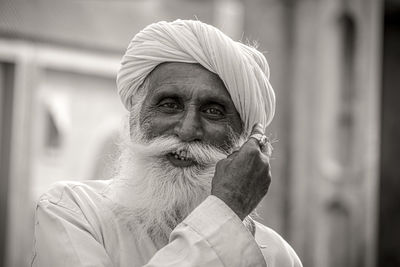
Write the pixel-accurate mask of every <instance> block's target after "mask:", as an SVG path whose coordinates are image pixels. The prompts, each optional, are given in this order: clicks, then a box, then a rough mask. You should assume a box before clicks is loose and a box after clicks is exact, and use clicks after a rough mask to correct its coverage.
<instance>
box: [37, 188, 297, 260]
mask: <svg viewBox="0 0 400 267" xmlns="http://www.w3.org/2000/svg"><path fill="white" fill-rule="evenodd" d="M109 183H110V181H87V182H82V183H77V182H67V183H58V184H57V185H56V186H55V187H54V188H53V189H51V190H50V191H49V192H47V193H46V194H44V195H43V196H42V197H41V198H40V200H39V201H38V205H37V209H36V220H35V222H36V224H35V243H34V256H33V260H32V265H33V266H43V267H46V266H49V267H62V266H68V267H75V266H76V267H78V266H97V267H103V266H104V267H105V266H107V267H110V266H114V267H117V266H120V267H128V266H129V267H133V266H163V267H164V266H178V267H179V266H232V267H233V266H268V267H274V266H276V267H298V266H302V265H301V262H300V260H299V258H298V257H297V255H296V253H295V252H294V250H293V249H292V248H291V247H290V245H289V244H288V243H287V242H286V241H285V240H283V238H282V237H280V236H279V235H278V234H277V233H276V232H274V231H273V230H272V229H270V228H268V227H265V226H263V225H262V224H260V223H258V222H255V236H254V237H253V236H252V234H251V233H250V231H249V230H248V229H247V228H246V227H245V226H244V224H243V223H242V221H241V220H240V219H239V217H238V216H237V215H236V214H235V213H234V212H233V211H232V210H231V209H230V208H229V207H228V206H227V205H226V204H225V203H224V202H223V201H222V200H220V199H219V198H217V197H215V196H209V197H208V198H207V199H206V200H205V201H203V202H202V203H201V204H200V205H199V206H198V207H197V208H196V209H195V210H193V211H192V212H191V213H190V214H189V216H187V217H186V218H185V220H184V221H183V222H182V223H180V224H179V225H178V226H177V227H176V228H175V229H174V230H173V231H172V233H171V235H170V238H169V243H168V244H167V245H166V246H164V247H163V248H161V249H159V250H158V249H157V248H156V246H155V244H154V243H153V241H152V240H151V239H150V238H149V237H146V236H145V237H144V238H143V239H141V240H139V239H138V237H137V236H135V234H134V233H133V232H132V231H131V230H130V229H129V227H127V225H126V223H124V222H122V221H121V220H120V219H119V217H118V216H116V215H115V214H114V213H113V208H112V207H113V203H111V200H109V199H108V198H107V197H105V195H104V194H103V192H104V190H105V189H106V188H107V185H109Z"/></svg>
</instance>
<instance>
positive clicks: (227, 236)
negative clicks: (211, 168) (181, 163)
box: [146, 196, 267, 267]
mask: <svg viewBox="0 0 400 267" xmlns="http://www.w3.org/2000/svg"><path fill="white" fill-rule="evenodd" d="M146 266H149V267H150V266H151V267H156V266H260V267H262V266H267V265H266V263H265V260H264V257H263V254H262V253H261V251H260V248H259V247H258V245H257V243H256V241H255V239H254V237H253V236H252V235H251V233H250V231H249V230H247V228H246V227H245V226H244V224H243V222H242V221H241V220H240V219H239V217H238V216H237V215H236V214H235V213H234V212H233V211H232V210H231V209H230V208H229V207H228V206H227V205H226V204H225V203H224V202H223V201H222V200H220V199H219V198H217V197H215V196H209V197H208V198H207V199H206V200H205V201H203V202H202V203H201V204H200V205H199V206H198V207H197V208H196V209H195V210H194V211H193V212H192V213H190V214H189V216H188V217H187V218H186V219H185V220H184V221H183V222H182V223H181V224H179V225H178V226H177V227H176V228H175V229H174V230H173V231H172V233H171V236H170V242H169V244H168V245H167V246H165V247H164V248H162V249H161V250H159V251H158V252H157V253H156V254H155V255H154V257H153V258H152V259H151V260H150V262H149V263H148V264H147V265H146Z"/></svg>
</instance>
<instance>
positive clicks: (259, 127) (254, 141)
mask: <svg viewBox="0 0 400 267" xmlns="http://www.w3.org/2000/svg"><path fill="white" fill-rule="evenodd" d="M254 134H261V135H264V126H263V125H262V124H261V123H256V124H254V126H253V129H252V130H251V133H250V136H252V135H254ZM247 143H250V144H251V145H252V146H257V148H259V149H260V145H259V141H258V140H257V139H256V138H253V137H250V138H249V140H247V142H246V143H245V145H246V144H247ZM245 145H243V146H245Z"/></svg>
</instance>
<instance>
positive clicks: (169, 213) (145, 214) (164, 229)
mask: <svg viewBox="0 0 400 267" xmlns="http://www.w3.org/2000/svg"><path fill="white" fill-rule="evenodd" d="M134 133H135V136H133V137H131V138H128V139H129V140H128V141H127V142H126V144H124V146H123V151H122V155H121V157H120V159H119V164H118V165H119V169H118V170H117V175H116V177H115V179H114V181H113V183H112V184H111V186H110V192H111V193H112V195H111V196H112V199H113V200H115V203H117V205H116V209H115V213H116V214H117V216H118V217H119V218H120V219H122V220H123V221H125V222H126V224H127V226H128V227H129V228H130V229H131V231H134V233H135V234H136V235H138V236H139V237H140V238H143V237H144V236H145V235H148V236H149V237H150V238H151V239H152V240H153V242H154V243H155V244H156V246H157V247H158V248H160V247H162V246H164V245H166V244H167V243H168V238H169V235H170V233H171V232H172V230H173V229H174V228H175V227H176V226H177V225H178V224H179V223H180V222H181V221H183V219H184V218H185V217H186V216H187V215H188V214H189V213H190V212H192V211H193V210H194V209H195V208H196V207H197V206H198V205H199V204H200V203H201V202H202V201H203V200H204V199H205V198H206V197H207V196H209V195H210V192H211V181H212V178H213V176H214V172H215V165H216V163H217V162H218V161H219V160H221V159H223V158H226V156H227V153H228V152H223V151H221V150H219V149H216V148H215V147H212V146H209V145H202V144H199V143H182V142H180V141H179V140H178V139H177V138H173V137H158V138H154V139H153V140H151V141H145V138H144V136H143V133H142V132H141V130H140V129H135V130H134ZM132 140H134V141H132ZM181 150H184V151H187V153H188V156H190V158H192V159H194V161H195V162H197V163H198V164H197V165H194V166H191V167H187V168H180V167H175V166H173V165H172V164H171V163H170V162H169V160H168V159H167V158H166V157H165V155H166V154H168V153H171V152H176V151H181Z"/></svg>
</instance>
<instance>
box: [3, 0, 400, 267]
mask: <svg viewBox="0 0 400 267" xmlns="http://www.w3.org/2000/svg"><path fill="white" fill-rule="evenodd" d="M399 8H400V1H398V0H388V1H380V0H338V1H331V0H302V1H296V0H203V1H200V0H170V1H162V0H148V1H145V0H135V1H104V0H96V1H82V0H77V1H50V0H35V1H29V0H13V1H12V0H0V103H1V108H0V130H1V131H0V155H1V158H0V175H1V180H0V193H1V195H0V196H1V202H0V216H1V222H0V265H1V264H3V265H4V266H16V267H19V266H22V267H23V266H29V265H30V258H31V247H32V244H33V216H34V207H35V200H36V199H37V197H38V196H39V195H40V194H41V193H42V192H44V191H45V190H47V189H48V188H49V186H50V185H51V184H52V183H54V182H56V181H60V180H85V179H109V178H111V177H112V173H113V169H112V162H113V159H114V158H115V157H117V156H118V151H117V149H116V144H117V143H118V132H119V129H120V128H121V127H123V124H124V120H125V119H126V115H127V114H126V111H125V110H124V109H123V106H122V105H121V104H120V103H119V99H118V96H117V93H116V85H115V76H116V72H117V70H118V66H119V60H120V58H121V56H122V54H123V53H124V50H125V48H126V47H127V45H128V43H129V41H130V39H131V38H132V37H133V36H134V34H136V33H137V32H138V31H139V30H140V29H142V28H143V27H144V26H146V25H148V24H150V23H152V22H156V21H159V20H174V19H176V18H182V19H197V18H198V19H200V20H202V21H204V22H207V23H210V24H213V25H215V26H217V27H219V28H220V29H222V30H223V31H224V32H226V33H227V34H228V35H230V36H231V37H232V38H233V39H235V40H242V41H244V42H246V41H247V40H250V41H252V40H255V41H256V42H257V43H258V44H259V49H260V50H261V51H263V52H265V55H266V57H267V59H268V61H269V63H270V66H271V72H272V74H271V75H272V78H271V79H272V80H271V82H272V85H273V86H274V88H275V91H276V94H277V101H278V106H277V113H276V117H275V119H274V122H273V124H272V125H271V127H270V128H269V129H268V130H269V132H270V134H271V136H272V138H274V139H277V140H278V142H277V143H275V145H274V147H275V150H274V159H273V161H272V168H273V177H274V178H273V183H272V186H271V188H270V192H269V193H268V195H267V197H266V198H265V199H264V200H263V201H262V203H261V205H260V207H259V208H258V211H259V214H260V220H261V221H262V222H263V223H264V224H266V225H268V226H270V227H272V228H274V229H276V230H277V231H278V232H279V233H281V234H282V235H283V236H284V237H285V238H286V239H287V240H288V242H289V243H290V244H291V245H292V246H293V247H294V248H295V250H296V251H297V253H298V254H299V256H300V258H301V259H302V261H303V264H304V266H311V267H312V266H315V267H324V266H326V267H331V266H332V267H333V266H335V267H336V266H341V267H345V266H399V265H400V256H399V255H400V250H399V248H398V246H397V243H396V242H395V241H394V235H393V233H395V234H398V231H399V230H397V229H395V228H396V222H397V225H398V223H399V220H400V218H399V215H398V214H399V206H398V205H399V204H393V203H396V198H397V195H398V194H399V193H400V189H399V183H398V182H397V178H398V177H400V169H399V167H398V165H399V164H397V159H398V157H397V155H396V154H395V153H396V152H397V151H399V148H398V146H399V144H398V142H397V138H396V137H397V136H400V135H399V134H400V133H399V131H400V129H399V128H400V127H399V125H400V124H399V123H400V122H399V118H398V117H399V116H398V114H399V107H398V106H399V105H398V104H397V102H396V101H394V99H396V96H398V94H399V93H398V92H397V91H398V90H396V85H397V84H399V83H398V79H399V78H398V77H400V76H399V75H397V73H398V69H399V62H400V58H399V49H398V47H400V44H399V40H400V30H399V25H400V24H399V14H400V12H399ZM397 99H398V98H397ZM395 151H396V152H395ZM395 212H397V215H395V216H393V213H395ZM396 216H397V217H396ZM398 236H400V234H398Z"/></svg>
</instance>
